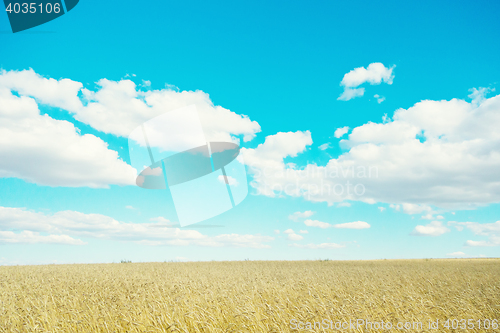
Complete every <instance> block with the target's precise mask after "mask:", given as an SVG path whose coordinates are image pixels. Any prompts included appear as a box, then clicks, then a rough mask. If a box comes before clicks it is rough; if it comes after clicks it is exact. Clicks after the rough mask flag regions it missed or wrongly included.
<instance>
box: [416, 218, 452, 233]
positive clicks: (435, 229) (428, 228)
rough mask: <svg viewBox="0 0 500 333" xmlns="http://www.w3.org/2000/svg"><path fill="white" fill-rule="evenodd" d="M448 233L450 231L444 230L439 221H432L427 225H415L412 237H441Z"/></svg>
mask: <svg viewBox="0 0 500 333" xmlns="http://www.w3.org/2000/svg"><path fill="white" fill-rule="evenodd" d="M447 232H450V229H448V228H446V227H445V226H444V225H443V223H442V222H440V221H432V222H431V223H429V224H427V225H417V226H416V227H415V229H414V230H413V232H412V233H411V234H412V235H413V236H433V237H435V236H441V235H444V234H445V233H447Z"/></svg>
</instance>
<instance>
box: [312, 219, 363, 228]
mask: <svg viewBox="0 0 500 333" xmlns="http://www.w3.org/2000/svg"><path fill="white" fill-rule="evenodd" d="M304 224H305V225H306V226H308V227H316V228H321V229H327V228H337V229H368V228H370V224H368V223H366V222H363V221H356V222H348V223H339V224H330V223H326V222H321V221H317V220H306V221H304Z"/></svg>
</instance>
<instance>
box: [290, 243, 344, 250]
mask: <svg viewBox="0 0 500 333" xmlns="http://www.w3.org/2000/svg"><path fill="white" fill-rule="evenodd" d="M288 246H291V247H298V248H301V249H340V248H343V247H345V245H342V244H337V243H321V244H312V243H311V244H296V243H293V244H289V245H288Z"/></svg>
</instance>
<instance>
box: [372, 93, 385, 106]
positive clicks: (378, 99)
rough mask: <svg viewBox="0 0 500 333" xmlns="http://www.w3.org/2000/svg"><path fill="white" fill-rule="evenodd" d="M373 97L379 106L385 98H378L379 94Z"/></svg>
mask: <svg viewBox="0 0 500 333" xmlns="http://www.w3.org/2000/svg"><path fill="white" fill-rule="evenodd" d="M373 97H375V98H376V99H377V103H378V104H380V103H382V102H383V101H385V97H384V96H380V95H379V94H375V95H373Z"/></svg>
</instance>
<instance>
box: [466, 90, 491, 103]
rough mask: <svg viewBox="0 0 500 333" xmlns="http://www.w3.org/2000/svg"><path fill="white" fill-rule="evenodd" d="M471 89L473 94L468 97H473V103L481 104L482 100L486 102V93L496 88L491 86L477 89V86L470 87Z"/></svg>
mask: <svg viewBox="0 0 500 333" xmlns="http://www.w3.org/2000/svg"><path fill="white" fill-rule="evenodd" d="M469 91H470V92H471V94H470V95H469V96H467V97H469V98H470V99H472V102H471V103H472V104H473V105H476V106H477V105H479V104H481V103H482V102H484V101H485V100H486V95H487V94H488V93H489V92H493V91H495V88H493V89H490V88H484V87H480V88H479V89H476V88H472V89H469Z"/></svg>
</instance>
